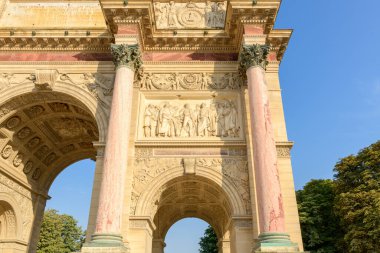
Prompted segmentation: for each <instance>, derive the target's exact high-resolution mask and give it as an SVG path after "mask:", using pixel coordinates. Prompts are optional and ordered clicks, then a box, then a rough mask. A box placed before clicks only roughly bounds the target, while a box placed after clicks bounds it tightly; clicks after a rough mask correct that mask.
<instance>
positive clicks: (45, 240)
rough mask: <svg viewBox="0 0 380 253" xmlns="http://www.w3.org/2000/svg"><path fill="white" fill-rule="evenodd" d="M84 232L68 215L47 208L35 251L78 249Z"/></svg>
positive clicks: (65, 252) (48, 252)
mask: <svg viewBox="0 0 380 253" xmlns="http://www.w3.org/2000/svg"><path fill="white" fill-rule="evenodd" d="M83 238H84V232H83V231H82V228H81V227H79V226H78V223H77V221H76V220H75V219H74V218H73V217H72V216H70V215H66V214H59V213H58V211H57V210H53V209H50V210H47V211H45V214H44V219H43V222H42V226H41V232H40V240H39V242H38V244H37V253H70V252H75V251H79V250H80V247H81V245H82V243H83Z"/></svg>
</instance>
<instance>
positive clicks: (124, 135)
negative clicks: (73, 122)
mask: <svg viewBox="0 0 380 253" xmlns="http://www.w3.org/2000/svg"><path fill="white" fill-rule="evenodd" d="M112 54H113V57H114V63H115V65H116V76H115V81H114V87H113V97H112V105H111V110H110V118H109V124H108V133H107V141H106V147H105V154H104V164H103V174H102V180H101V186H100V195H99V206H98V212H97V219H96V228H95V234H94V235H93V236H92V242H93V244H94V245H95V246H103V245H104V244H105V245H111V246H114V245H115V244H116V246H117V245H122V237H121V224H122V223H121V222H122V221H121V219H122V206H123V201H124V200H123V197H124V191H123V189H124V181H125V174H126V171H127V162H128V145H129V135H130V124H131V114H132V94H133V78H134V70H135V69H136V68H137V67H139V66H140V65H141V63H140V55H139V53H138V48H137V47H136V46H127V45H113V46H112Z"/></svg>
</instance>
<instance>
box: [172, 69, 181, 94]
mask: <svg viewBox="0 0 380 253" xmlns="http://www.w3.org/2000/svg"><path fill="white" fill-rule="evenodd" d="M179 86H180V76H179V73H177V72H176V73H174V74H173V82H172V90H178V87H179Z"/></svg>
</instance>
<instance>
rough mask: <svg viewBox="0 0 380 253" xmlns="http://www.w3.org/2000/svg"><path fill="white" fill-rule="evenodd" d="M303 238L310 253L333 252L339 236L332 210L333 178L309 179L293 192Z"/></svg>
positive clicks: (336, 221)
mask: <svg viewBox="0 0 380 253" xmlns="http://www.w3.org/2000/svg"><path fill="white" fill-rule="evenodd" d="M296 196H297V202H298V211H299V216H300V223H301V228H302V240H303V243H304V247H305V250H308V251H310V252H312V253H334V252H338V250H337V249H336V240H337V238H339V237H341V231H340V227H339V220H338V218H337V217H336V216H335V214H334V210H333V206H334V198H335V194H334V183H333V181H332V180H329V179H326V180H311V181H310V182H308V183H307V184H306V185H305V186H304V188H303V189H302V190H299V191H297V192H296Z"/></svg>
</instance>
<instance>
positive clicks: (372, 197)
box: [334, 141, 380, 253]
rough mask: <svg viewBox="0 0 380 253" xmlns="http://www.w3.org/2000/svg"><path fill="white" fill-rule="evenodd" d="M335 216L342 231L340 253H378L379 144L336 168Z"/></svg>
mask: <svg viewBox="0 0 380 253" xmlns="http://www.w3.org/2000/svg"><path fill="white" fill-rule="evenodd" d="M334 171H335V173H336V174H335V175H334V176H335V193H336V199H335V206H334V207H335V212H336V214H337V215H338V217H339V218H340V222H341V226H342V228H343V230H344V240H343V243H342V245H341V250H342V252H352V253H372V252H373V253H375V252H376V253H378V252H379V250H380V141H378V142H376V143H374V144H372V145H371V146H369V147H367V148H364V149H363V150H361V151H360V152H359V153H358V154H357V155H350V156H348V157H346V158H343V159H341V160H340V161H339V162H338V163H337V164H336V166H335V169H334Z"/></svg>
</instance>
